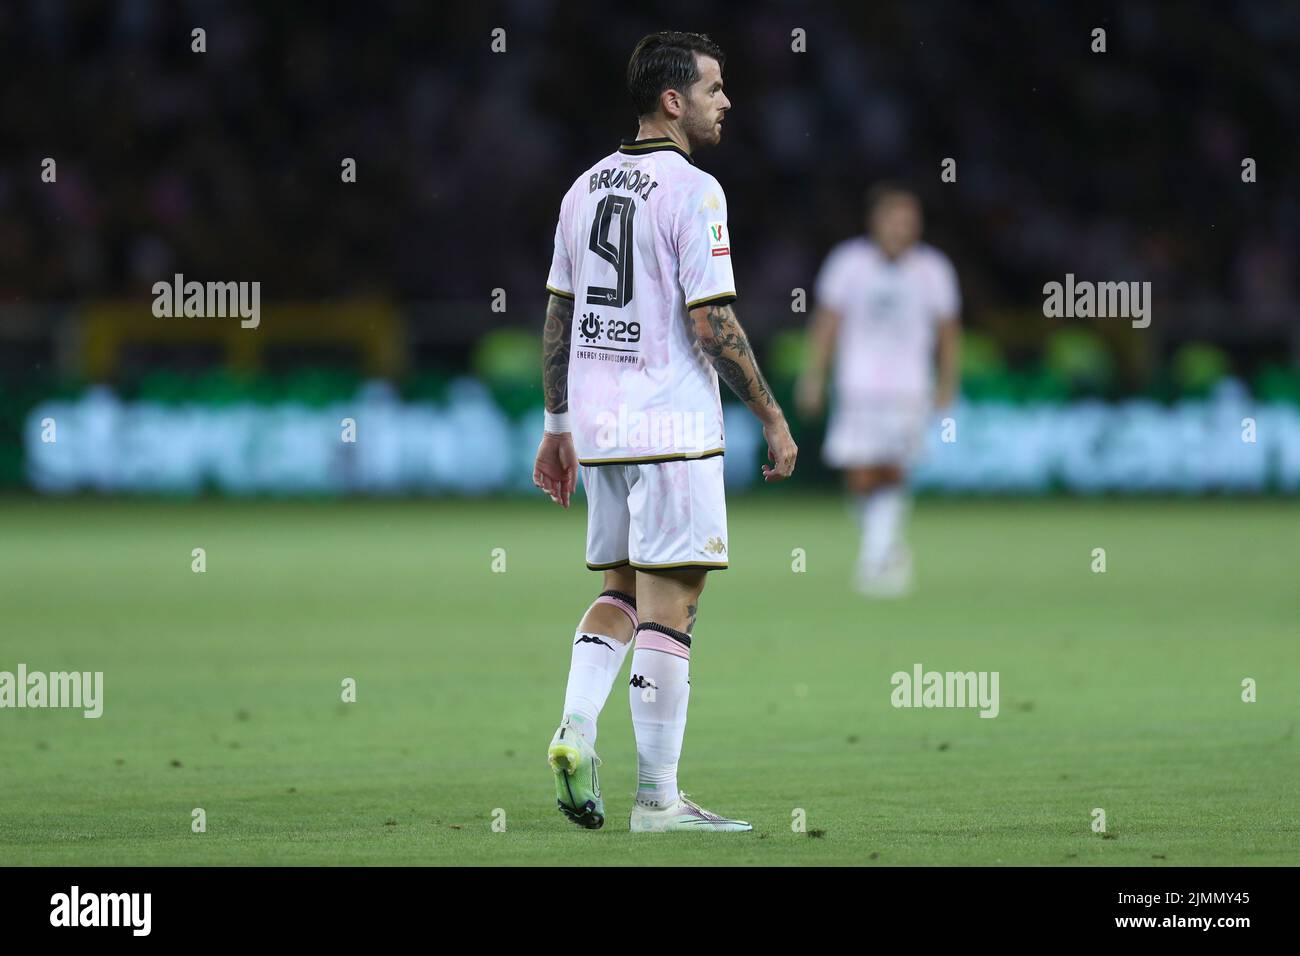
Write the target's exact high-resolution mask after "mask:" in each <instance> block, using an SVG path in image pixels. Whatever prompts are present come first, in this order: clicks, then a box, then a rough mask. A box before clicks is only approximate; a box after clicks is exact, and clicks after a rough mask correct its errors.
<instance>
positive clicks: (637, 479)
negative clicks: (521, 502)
mask: <svg viewBox="0 0 1300 956" xmlns="http://www.w3.org/2000/svg"><path fill="white" fill-rule="evenodd" d="M722 461H723V460H722V456H721V455H714V456H712V457H709V458H695V459H687V460H685V461H661V462H654V463H646V464H629V465H584V466H583V467H582V484H583V487H584V488H585V489H586V492H587V567H588V568H590V569H591V570H593V571H603V570H605V569H607V568H616V567H619V566H620V565H624V564H629V565H631V566H632V567H634V568H637V569H640V570H647V571H654V570H657V569H660V568H664V569H666V568H701V569H721V568H725V567H726V566H727V501H726V495H725V491H724V487H723V482H722Z"/></svg>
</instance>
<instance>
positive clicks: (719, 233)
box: [709, 222, 731, 256]
mask: <svg viewBox="0 0 1300 956" xmlns="http://www.w3.org/2000/svg"><path fill="white" fill-rule="evenodd" d="M709 254H710V255H713V256H729V255H731V241H730V240H729V239H728V238H727V224H726V223H725V222H711V223H709Z"/></svg>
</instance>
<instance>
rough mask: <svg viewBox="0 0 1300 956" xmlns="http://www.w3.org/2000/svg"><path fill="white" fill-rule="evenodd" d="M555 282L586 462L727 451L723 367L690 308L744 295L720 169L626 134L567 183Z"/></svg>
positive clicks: (550, 281)
mask: <svg viewBox="0 0 1300 956" xmlns="http://www.w3.org/2000/svg"><path fill="white" fill-rule="evenodd" d="M546 288H547V289H548V290H549V291H550V292H551V293H553V294H554V295H558V296H563V297H565V298H570V299H573V300H574V307H573V334H572V343H571V345H570V350H569V414H570V420H571V422H572V425H573V440H574V445H575V446H576V448H577V452H578V459H579V461H581V463H582V464H584V465H601V464H625V463H630V462H653V461H670V460H674V459H684V458H705V457H709V456H712V455H720V454H722V452H723V444H724V443H723V433H722V402H721V398H720V397H719V395H718V376H717V373H716V372H714V370H713V366H712V364H710V362H709V359H708V357H707V356H706V355H705V354H704V352H703V350H702V349H701V348H700V345H699V341H698V339H697V337H696V335H695V332H694V329H693V328H692V327H691V322H690V318H689V316H688V315H687V311H688V310H689V309H693V308H695V307H697V306H700V305H706V304H710V303H717V304H723V303H727V302H731V301H732V300H734V299H735V298H736V283H735V279H734V278H733V277H732V271H731V240H730V237H729V236H728V235H727V199H726V197H725V196H724V195H723V193H722V187H721V186H719V185H718V181H717V180H716V179H714V178H713V177H712V176H710V175H709V174H708V173H706V172H704V171H702V170H700V169H698V168H696V166H695V164H694V163H693V162H692V161H691V158H690V156H688V155H687V154H686V153H685V152H684V151H683V150H682V149H680V148H679V147H678V146H677V145H676V144H674V143H673V142H672V141H671V140H669V139H666V138H665V139H647V140H624V141H623V144H622V146H621V147H620V148H619V150H618V152H616V153H613V154H611V155H609V156H606V157H605V158H604V159H602V160H601V161H600V162H598V163H597V164H596V165H594V166H592V167H591V168H590V169H588V170H587V171H586V172H585V173H583V174H582V175H581V176H579V177H578V179H577V181H576V182H574V184H573V186H572V187H570V189H569V191H568V192H567V193H565V195H564V201H563V203H561V205H560V221H559V224H558V225H557V226H556V229H555V256H554V258H553V259H552V261H551V272H550V275H549V277H548V278H547V280H546Z"/></svg>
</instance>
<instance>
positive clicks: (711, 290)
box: [533, 33, 798, 832]
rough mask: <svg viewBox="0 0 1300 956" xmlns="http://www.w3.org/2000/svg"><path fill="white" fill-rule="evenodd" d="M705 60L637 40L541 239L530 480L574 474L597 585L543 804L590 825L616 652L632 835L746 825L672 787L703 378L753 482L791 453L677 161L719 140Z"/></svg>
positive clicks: (720, 114) (699, 521)
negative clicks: (543, 297) (758, 459)
mask: <svg viewBox="0 0 1300 956" xmlns="http://www.w3.org/2000/svg"><path fill="white" fill-rule="evenodd" d="M722 63H723V54H722V51H721V50H720V49H718V47H717V46H716V45H714V43H713V42H712V41H710V40H709V38H708V37H706V36H703V35H701V34H695V33H656V34H653V35H651V36H647V37H645V38H644V39H642V40H641V42H640V43H638V44H637V46H636V49H635V50H634V51H633V52H632V58H631V60H630V61H629V62H628V70H627V80H628V88H629V90H630V92H631V94H632V100H633V103H634V105H635V107H636V110H637V114H638V118H639V123H640V126H639V129H638V130H637V135H636V138H635V139H625V140H623V142H622V145H621V146H620V147H619V148H618V150H617V151H616V152H614V153H611V154H610V155H608V156H606V157H605V158H604V159H602V160H600V162H598V163H596V164H595V165H594V166H592V167H591V168H590V169H588V170H587V171H586V172H584V173H583V174H582V175H581V176H579V177H578V178H577V180H576V181H575V182H574V184H573V186H572V187H570V189H569V191H568V192H567V193H566V194H565V196H564V200H563V202H562V203H561V205H560V220H559V225H558V226H557V227H556V230H555V254H554V258H553V259H552V262H551V272H550V276H549V277H548V279H547V283H546V287H547V289H548V290H549V291H550V302H549V304H548V306H547V312H546V326H545V333H544V338H543V348H544V353H545V357H544V362H543V381H544V387H545V398H546V421H545V425H544V434H543V436H542V441H541V445H540V447H539V448H538V449H537V462H536V465H535V466H534V470H533V482H534V484H536V485H537V486H538V487H540V488H542V489H543V490H544V491H546V492H547V493H548V494H549V495H550V496H551V498H552V500H554V501H555V502H557V503H558V504H560V505H562V506H563V507H565V508H567V507H568V506H569V500H570V495H571V494H572V493H573V491H574V489H575V488H576V486H577V479H578V470H579V467H581V470H582V483H583V485H584V487H585V488H586V492H587V567H588V568H590V569H591V570H593V571H599V572H601V573H602V574H603V575H604V582H603V585H604V586H603V588H602V590H601V592H600V595H599V597H597V598H596V600H595V602H594V603H593V604H592V605H591V606H590V607H589V608H588V609H587V612H586V614H585V615H584V616H583V617H582V620H581V621H580V622H579V624H578V629H577V632H576V633H575V634H574V641H573V647H572V649H571V663H570V667H569V680H568V686H567V689H566V691H565V696H564V711H563V715H562V719H561V723H560V727H559V729H558V730H556V732H555V736H554V738H553V739H552V741H551V746H550V749H549V750H548V752H547V759H548V761H549V763H550V766H551V770H552V772H553V774H554V777H555V788H556V801H557V803H558V804H559V808H560V810H561V811H563V812H564V813H565V815H566V816H568V817H569V818H570V819H571V820H573V821H574V822H575V823H577V824H578V825H579V826H582V827H587V828H589V829H596V828H598V827H600V826H601V825H603V823H604V820H605V805H604V800H603V799H602V797H601V793H600V784H599V780H598V777H597V772H596V768H597V766H598V765H599V763H600V760H599V758H598V757H597V756H596V750H595V743H596V722H597V718H598V717H599V716H600V711H601V708H602V707H603V706H604V704H605V700H606V698H607V697H608V696H609V691H610V688H611V686H612V685H613V682H614V680H615V679H616V678H617V677H618V674H619V670H620V668H621V666H622V664H623V659H624V657H625V656H626V655H627V653H628V651H629V649H631V650H632V668H631V670H632V679H631V682H630V688H629V695H628V698H629V701H630V703H631V707H632V726H633V728H634V730H635V733H636V751H637V792H636V800H635V804H634V806H633V809H632V817H631V827H632V830H633V831H634V832H662V831H668V830H706V831H724V832H725V831H743V830H750V829H752V827H751V826H750V825H749V824H748V823H746V822H744V821H743V820H729V819H727V818H725V817H722V816H719V815H718V814H716V813H712V812H710V811H708V810H704V809H702V808H701V807H699V806H698V805H696V804H695V803H694V802H692V801H691V800H689V799H687V797H686V795H685V794H684V793H682V792H681V791H679V790H678V786H677V764H678V760H679V758H680V756H681V751H682V739H683V736H684V734H685V731H686V705H687V699H688V698H689V696H690V681H689V679H688V675H689V668H690V660H691V644H692V632H693V631H694V628H695V616H696V610H697V609H698V607H699V600H700V592H701V591H702V590H703V588H704V579H705V575H706V574H707V573H708V571H709V570H711V569H717V568H725V567H726V566H727V513H726V502H725V500H724V496H723V483H722V454H723V448H724V443H723V430H722V403H721V400H720V397H719V395H718V378H719V377H721V378H722V379H723V380H724V381H725V382H726V383H727V385H728V386H729V387H730V388H731V389H732V390H733V391H734V392H735V393H736V395H737V396H739V398H740V399H741V400H742V401H744V402H745V404H746V405H748V406H749V408H750V410H751V411H753V413H754V414H755V415H756V416H758V419H759V421H760V422H761V423H762V425H763V434H764V436H765V437H766V439H767V444H768V457H769V458H770V459H771V462H772V463H771V464H770V465H764V466H763V467H762V474H763V477H764V479H765V480H766V481H780V480H781V479H783V478H787V477H789V475H790V473H791V472H792V471H793V470H794V463H795V455H796V453H797V451H798V449H797V448H796V446H795V443H794V441H793V439H792V438H791V436H790V429H789V428H788V427H787V425H786V421H785V416H784V415H783V414H782V412H781V408H780V406H779V405H778V404H777V403H776V401H775V399H774V398H773V397H772V392H771V389H770V388H769V387H768V384H767V381H766V380H765V379H764V378H763V375H762V373H761V372H760V371H759V368H758V364H757V362H756V360H755V358H754V353H753V351H752V350H751V348H750V345H749V340H748V338H747V337H746V335H745V332H744V330H743V329H742V328H741V326H740V322H739V320H738V319H737V318H736V313H735V310H734V308H733V307H732V303H733V302H734V301H735V299H736V286H735V280H734V279H733V278H732V269H731V245H730V238H729V237H728V235H727V201H726V197H725V196H724V195H723V192H722V187H721V186H719V185H718V181H717V180H716V179H714V178H713V177H712V176H710V175H709V174H708V173H706V172H704V171H703V170H701V169H699V168H698V167H696V165H695V160H694V158H693V154H694V153H695V152H696V151H697V150H698V149H699V148H701V147H704V146H712V145H715V144H717V143H718V142H719V141H720V140H721V138H722V124H723V120H724V117H725V116H726V113H727V110H728V109H730V107H731V102H730V101H729V100H728V99H727V96H726V94H724V93H723V92H722Z"/></svg>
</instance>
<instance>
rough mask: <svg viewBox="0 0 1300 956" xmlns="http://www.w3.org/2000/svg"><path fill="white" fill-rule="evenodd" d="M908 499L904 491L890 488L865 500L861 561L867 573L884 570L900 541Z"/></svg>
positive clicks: (893, 487)
mask: <svg viewBox="0 0 1300 956" xmlns="http://www.w3.org/2000/svg"><path fill="white" fill-rule="evenodd" d="M907 499H908V495H907V490H906V489H905V488H904V487H903V486H902V485H890V486H889V487H887V488H881V489H880V490H878V491H873V492H872V493H871V494H869V495H867V496H866V499H865V501H864V503H863V507H862V516H863V530H862V559H861V560H862V563H863V566H864V567H865V568H867V569H868V570H869V571H871V572H876V571H879V570H880V569H881V568H883V567H884V566H885V564H886V562H888V560H889V557H890V553H891V552H892V551H893V550H894V548H895V547H897V545H898V543H899V541H900V540H901V538H902V531H903V519H904V516H905V515H906V513H907Z"/></svg>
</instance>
